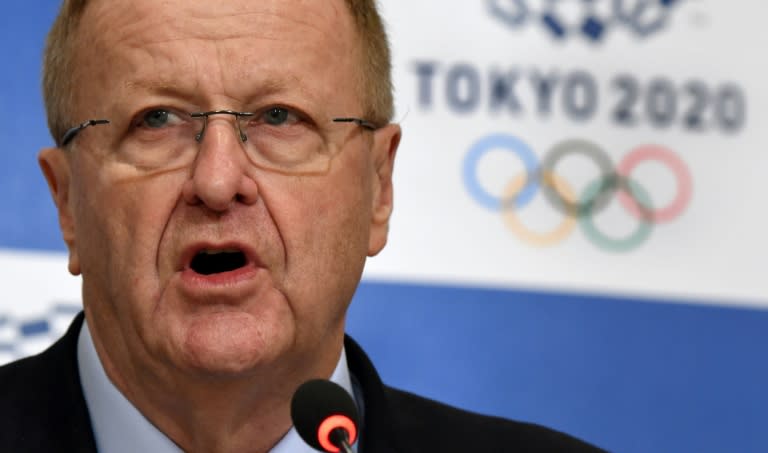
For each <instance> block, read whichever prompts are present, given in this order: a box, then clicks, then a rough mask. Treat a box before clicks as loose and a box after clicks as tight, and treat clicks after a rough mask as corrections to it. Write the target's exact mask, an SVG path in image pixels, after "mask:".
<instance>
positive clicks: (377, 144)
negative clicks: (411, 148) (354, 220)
mask: <svg viewBox="0 0 768 453" xmlns="http://www.w3.org/2000/svg"><path fill="white" fill-rule="evenodd" d="M401 136H402V131H401V130H400V126H399V125H397V124H389V125H387V126H385V127H383V128H381V129H377V130H376V132H374V138H373V147H372V149H371V152H372V155H373V165H374V171H375V174H374V179H375V180H374V181H373V183H374V188H373V197H372V202H373V206H372V210H371V227H370V235H369V238H368V256H374V255H376V254H377V253H379V252H380V251H381V249H383V248H384V245H386V243H387V234H388V233H389V217H390V216H391V215H392V203H393V188H392V170H393V168H394V165H395V154H396V153H397V147H398V145H400V138H401Z"/></svg>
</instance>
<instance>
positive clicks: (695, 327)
mask: <svg viewBox="0 0 768 453" xmlns="http://www.w3.org/2000/svg"><path fill="white" fill-rule="evenodd" d="M349 332H350V333H351V334H352V335H353V337H355V338H356V339H358V340H359V341H360V342H361V343H362V345H363V346H364V347H365V348H366V349H367V350H368V351H369V353H370V354H371V356H372V358H373V360H374V362H375V363H376V364H377V366H378V367H379V368H380V372H381V373H382V375H383V377H384V379H385V381H387V382H388V383H390V384H392V385H395V386H399V387H402V388H405V389H408V390H411V391H414V392H417V393H420V394H424V395H429V396H432V397H435V398H437V399H440V400H443V401H447V402H450V403H452V404H456V405H458V406H461V407H464V408H468V409H472V410H476V411H480V412H484V413H490V414H496V415H502V416H505V417H510V418H515V419H522V420H528V421H534V422H539V423H542V424H545V425H548V426H552V427H555V428H558V429H561V430H564V431H566V432H569V433H572V434H574V435H577V436H579V437H583V438H585V439H589V440H591V441H593V442H595V443H597V444H599V445H601V446H603V447H606V448H609V449H610V450H612V451H619V452H627V453H635V452H636V453H641V452H654V453H661V452H670V453H672V452H675V453H677V452H698V453H706V452H712V453H722V452H740V453H745V452H755V453H758V452H761V453H762V452H766V451H768V429H765V427H766V426H767V425H768V360H766V359H765V352H764V351H765V347H766V345H768V311H755V310H738V309H727V308H719V307H708V306H701V305H698V306H696V305H684V304H679V303H677V304H676V303H673V301H669V300H663V301H662V300H657V301H650V300H638V299H629V298H606V297H599V296H588V295H573V294H558V293H543V292H525V291H496V290H490V289H467V288H450V287H439V286H414V285H398V284H380V283H365V284H363V285H362V287H361V288H360V290H359V292H358V295H357V299H356V301H355V302H354V303H353V306H352V310H351V313H350V319H349Z"/></svg>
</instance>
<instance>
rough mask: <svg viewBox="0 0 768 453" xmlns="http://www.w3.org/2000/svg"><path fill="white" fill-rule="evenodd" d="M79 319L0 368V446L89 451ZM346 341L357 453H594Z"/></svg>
mask: <svg viewBox="0 0 768 453" xmlns="http://www.w3.org/2000/svg"><path fill="white" fill-rule="evenodd" d="M82 323H83V315H82V313H81V314H80V315H78V316H77V318H75V321H74V322H73V323H72V325H71V326H70V328H69V330H68V331H67V333H66V334H65V335H64V336H63V337H62V338H61V339H60V340H59V341H57V342H56V343H55V344H54V345H53V346H51V347H50V348H49V349H48V350H46V351H45V352H43V353H41V354H39V355H37V356H34V357H29V358H26V359H22V360H19V361H17V362H14V363H11V364H8V365H6V366H3V367H0V452H13V453H56V452H62V453H64V452H66V453H80V452H82V453H95V452H96V443H95V441H94V436H93V432H92V429H91V421H90V417H89V415H88V408H87V406H86V403H85V399H84V397H83V391H82V388H81V387H80V377H79V373H78V369H77V337H78V334H79V332H80V327H81V326H82ZM345 347H346V352H347V361H348V364H349V368H350V372H351V374H352V376H353V377H354V379H355V380H356V381H357V383H359V385H360V388H361V389H362V394H363V395H362V396H363V401H364V416H363V426H362V436H361V445H360V453H410V452H413V453H417V452H424V453H451V452H457V453H458V452H461V453H467V452H478V453H483V452H597V451H601V450H599V449H596V448H594V447H591V446H589V445H587V444H584V443H582V442H581V441H579V440H576V439H574V438H572V437H569V436H567V435H565V434H562V433H558V432H555V431H552V430H549V429H547V428H543V427H541V426H537V425H531V424H525V423H518V422H513V421H508V420H504V419H500V418H494V417H486V416H481V415H477V414H472V413H469V412H465V411H462V410H459V409H455V408H452V407H449V406H446V405H443V404H440V403H437V402H435V401H431V400H427V399H424V398H421V397H418V396H416V395H413V394H410V393H406V392H402V391H399V390H396V389H393V388H390V387H387V386H385V385H383V384H382V382H381V380H380V378H379V376H378V374H377V373H376V370H375V369H374V368H373V365H372V364H371V362H370V361H369V360H368V357H367V356H366V355H365V353H364V352H363V350H362V349H361V348H360V346H358V345H357V344H356V343H355V342H354V341H352V339H350V338H347V340H346V343H345ZM147 453H150V452H147Z"/></svg>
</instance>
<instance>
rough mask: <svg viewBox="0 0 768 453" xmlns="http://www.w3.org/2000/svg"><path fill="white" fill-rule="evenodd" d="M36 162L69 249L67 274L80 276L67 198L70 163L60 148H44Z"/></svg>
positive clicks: (73, 225)
mask: <svg viewBox="0 0 768 453" xmlns="http://www.w3.org/2000/svg"><path fill="white" fill-rule="evenodd" d="M37 162H38V163H39V164H40V169H41V170H42V171H43V175H44V176H45V180H46V181H48V188H49V189H50V191H51V197H53V202H54V204H56V209H57V210H58V212H59V228H60V229H61V235H62V237H63V238H64V242H65V243H66V244H67V248H68V249H69V272H70V273H71V274H72V275H79V274H80V258H79V256H78V254H77V244H76V243H75V224H74V216H73V215H72V207H71V205H70V198H69V183H70V174H71V173H70V169H69V165H70V161H69V159H68V158H67V156H66V151H64V150H62V149H60V148H45V149H43V150H42V151H40V154H38V155H37Z"/></svg>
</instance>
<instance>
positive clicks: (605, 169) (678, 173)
mask: <svg viewBox="0 0 768 453" xmlns="http://www.w3.org/2000/svg"><path fill="white" fill-rule="evenodd" d="M493 150H505V151H509V152H512V153H514V154H515V155H516V156H517V157H518V158H519V159H520V160H521V161H522V163H523V166H524V167H525V173H524V174H522V175H518V176H516V177H513V178H512V179H511V180H510V182H509V184H508V186H507V187H506V189H505V191H504V194H503V195H502V196H496V195H493V194H490V193H488V191H487V190H486V189H485V188H484V187H483V186H482V185H481V183H480V179H479V176H480V175H479V174H478V169H479V164H480V161H481V160H482V158H483V157H484V156H485V155H486V154H487V153H488V152H490V151H493ZM571 155H582V156H584V157H586V158H588V159H590V160H592V161H593V162H594V163H595V165H596V166H597V168H598V169H599V170H600V176H599V177H598V178H597V179H596V180H594V181H592V182H591V183H590V184H588V185H587V186H586V188H585V189H584V190H583V191H582V193H581V194H579V195H578V196H577V195H576V194H575V193H574V191H573V189H572V188H571V186H570V184H569V183H568V182H567V181H566V180H565V179H564V178H563V177H562V176H560V175H559V174H558V173H557V172H556V167H557V164H558V163H559V162H560V161H561V160H563V159H564V158H565V157H568V156H571ZM646 161H657V162H660V163H662V164H663V165H665V166H667V167H668V168H669V169H670V170H671V171H672V173H673V174H674V176H675V179H676V182H677V193H676V194H675V196H674V198H673V199H672V201H671V202H670V203H668V204H667V205H666V206H663V207H655V206H654V205H653V203H652V200H651V197H650V195H649V193H648V190H647V188H645V187H643V186H642V185H641V184H639V183H638V182H637V181H635V180H633V179H632V178H631V177H630V176H631V174H632V172H633V171H634V170H635V168H636V167H637V166H638V165H639V164H641V163H643V162H646ZM464 183H465V185H466V187H467V190H468V191H469V193H470V195H471V196H472V197H473V198H474V199H475V200H476V201H477V202H478V203H480V204H481V205H482V206H484V207H485V208H487V209H490V210H492V211H496V212H501V213H502V214H503V216H504V220H505V223H506V224H507V226H508V227H509V229H510V230H512V231H513V232H514V233H516V234H517V235H518V236H520V237H521V238H522V239H523V240H525V241H527V242H529V243H533V244H536V245H552V244H555V243H558V242H560V241H562V240H563V239H564V238H565V237H566V236H567V235H568V234H569V233H570V232H571V230H572V229H573V228H574V227H575V225H576V221H577V220H578V222H579V223H580V224H581V227H582V230H583V231H584V233H585V234H586V236H587V237H588V238H589V239H590V240H591V241H592V242H593V243H595V244H596V245H597V246H599V247H600V248H603V249H605V250H610V251H629V250H632V249H634V248H636V247H637V246H638V245H640V244H641V243H643V242H644V241H645V240H646V239H647V238H648V236H649V235H650V231H651V228H652V226H653V225H655V224H658V223H663V222H670V221H672V220H674V219H675V218H677V217H678V216H679V215H680V214H682V213H683V211H685V209H686V207H687V206H688V204H689V203H690V200H691V197H692V194H693V179H692V177H691V174H690V172H689V171H688V167H687V165H686V164H685V163H684V162H683V161H682V160H681V159H680V157H679V156H678V155H677V154H675V153H674V152H672V151H671V150H669V149H667V148H664V147H662V146H658V145H643V146H639V147H637V148H635V149H633V150H632V151H630V152H629V153H628V154H627V155H625V156H624V158H623V159H622V160H621V161H620V162H619V164H618V165H616V166H614V165H613V162H612V160H611V158H610V156H609V155H608V154H607V153H606V152H605V150H603V149H602V148H601V147H600V146H599V145H597V144H595V143H592V142H590V141H586V140H579V139H570V140H565V141H562V142H560V143H558V144H556V145H555V146H553V147H552V148H551V149H550V151H549V152H548V153H546V154H545V156H544V158H543V159H542V160H541V163H539V159H538V157H537V156H536V154H535V153H534V152H533V151H532V150H531V148H530V147H529V146H528V144H527V143H525V142H524V141H522V140H520V139H519V138H517V137H514V136H511V135H503V134H497V135H490V136H487V137H485V138H483V139H481V140H480V141H478V142H477V143H475V144H474V145H473V146H472V148H471V149H470V151H469V153H468V154H467V156H466V158H465V160H464ZM539 189H541V190H542V191H543V193H544V195H545V197H546V199H547V200H548V201H549V202H550V204H551V205H553V206H554V207H555V208H557V209H558V210H560V211H561V212H562V213H563V214H564V220H563V223H562V224H560V225H559V226H558V227H557V228H556V229H555V230H553V231H549V232H544V233H536V232H532V231H530V230H528V229H527V228H526V227H524V226H523V225H522V224H521V223H520V222H519V221H518V220H517V217H516V215H515V211H517V210H519V209H520V208H522V207H524V206H526V205H528V204H529V203H530V202H531V201H532V200H533V199H534V197H535V196H536V194H537V193H538V191H539ZM614 194H617V196H618V200H619V202H620V203H621V205H622V206H624V208H625V209H626V210H627V211H629V212H630V213H631V214H632V215H633V216H634V217H635V218H636V219H637V222H638V225H637V228H636V229H635V231H634V232H633V233H632V234H630V235H629V236H627V237H624V238H614V237H611V236H609V235H607V234H605V233H603V232H601V231H600V230H599V229H598V228H597V227H596V226H595V224H594V222H593V217H594V214H595V213H596V212H598V211H599V210H600V209H602V208H604V207H605V206H606V205H607V204H608V202H609V201H610V200H611V197H612V196H613V195H614Z"/></svg>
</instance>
